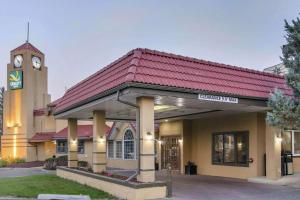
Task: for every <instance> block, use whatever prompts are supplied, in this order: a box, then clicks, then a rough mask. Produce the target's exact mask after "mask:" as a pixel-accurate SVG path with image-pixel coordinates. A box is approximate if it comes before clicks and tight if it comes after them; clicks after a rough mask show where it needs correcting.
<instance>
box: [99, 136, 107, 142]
mask: <svg viewBox="0 0 300 200" xmlns="http://www.w3.org/2000/svg"><path fill="white" fill-rule="evenodd" d="M104 141H105V139H104V136H103V135H101V136H100V137H99V138H98V142H100V143H103V142H104Z"/></svg>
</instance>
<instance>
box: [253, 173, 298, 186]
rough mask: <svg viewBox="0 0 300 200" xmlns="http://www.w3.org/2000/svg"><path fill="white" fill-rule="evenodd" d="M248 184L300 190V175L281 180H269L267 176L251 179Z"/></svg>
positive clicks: (285, 177) (284, 177)
mask: <svg viewBox="0 0 300 200" xmlns="http://www.w3.org/2000/svg"><path fill="white" fill-rule="evenodd" d="M248 182H251V183H263V184H271V185H281V186H291V187H295V188H300V173H296V174H293V175H288V176H283V177H282V178H280V179H279V180H268V179H267V178H266V177H265V176H262V177H254V178H249V179H248Z"/></svg>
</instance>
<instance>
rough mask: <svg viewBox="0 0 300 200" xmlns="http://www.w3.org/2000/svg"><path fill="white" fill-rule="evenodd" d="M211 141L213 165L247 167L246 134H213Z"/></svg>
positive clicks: (247, 143) (247, 136)
mask: <svg viewBox="0 0 300 200" xmlns="http://www.w3.org/2000/svg"><path fill="white" fill-rule="evenodd" d="M212 141H213V142H212V163H213V164H219V165H233V166H249V164H248V158H249V151H248V149H249V134H248V132H232V133H214V134H213V140H212Z"/></svg>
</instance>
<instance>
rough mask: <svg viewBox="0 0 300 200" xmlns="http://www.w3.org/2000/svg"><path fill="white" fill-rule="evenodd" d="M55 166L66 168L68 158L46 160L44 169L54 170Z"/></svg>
mask: <svg viewBox="0 0 300 200" xmlns="http://www.w3.org/2000/svg"><path fill="white" fill-rule="evenodd" d="M57 166H68V156H67V155H65V156H59V157H57V158H56V157H55V156H53V157H52V158H48V159H46V160H45V164H44V168H45V169H48V170H56V167H57Z"/></svg>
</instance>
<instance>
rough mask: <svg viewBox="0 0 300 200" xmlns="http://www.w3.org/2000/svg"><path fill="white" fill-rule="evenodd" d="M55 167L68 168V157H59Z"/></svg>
mask: <svg viewBox="0 0 300 200" xmlns="http://www.w3.org/2000/svg"><path fill="white" fill-rule="evenodd" d="M56 161H57V166H68V156H67V155H65V156H59V157H57V158H56Z"/></svg>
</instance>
